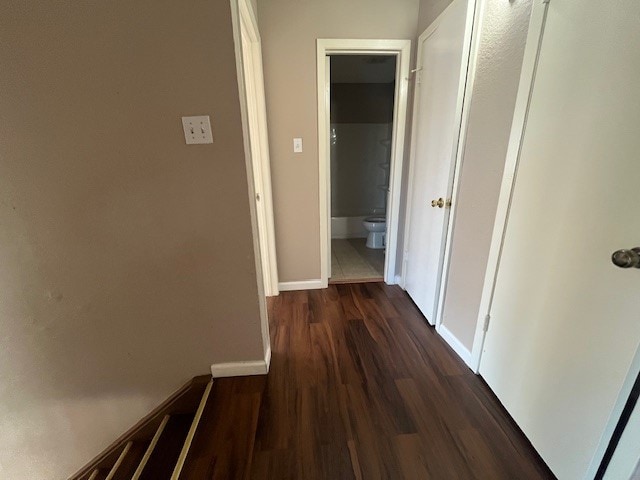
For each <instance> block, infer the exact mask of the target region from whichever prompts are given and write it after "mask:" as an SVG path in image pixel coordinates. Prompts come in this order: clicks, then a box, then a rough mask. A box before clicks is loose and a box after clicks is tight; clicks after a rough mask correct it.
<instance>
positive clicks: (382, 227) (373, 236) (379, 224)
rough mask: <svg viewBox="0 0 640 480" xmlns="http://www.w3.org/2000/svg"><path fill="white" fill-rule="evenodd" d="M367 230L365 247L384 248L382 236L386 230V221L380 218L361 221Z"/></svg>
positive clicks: (375, 217)
mask: <svg viewBox="0 0 640 480" xmlns="http://www.w3.org/2000/svg"><path fill="white" fill-rule="evenodd" d="M362 225H364V228H366V229H367V231H368V232H369V235H368V236H367V247H369V248H384V235H385V231H386V229H387V219H386V218H385V217H381V216H374V217H367V218H365V219H364V220H363V221H362Z"/></svg>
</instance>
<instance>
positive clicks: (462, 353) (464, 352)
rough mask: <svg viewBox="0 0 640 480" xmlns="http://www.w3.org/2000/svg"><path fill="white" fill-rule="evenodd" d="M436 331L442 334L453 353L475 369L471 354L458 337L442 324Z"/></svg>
mask: <svg viewBox="0 0 640 480" xmlns="http://www.w3.org/2000/svg"><path fill="white" fill-rule="evenodd" d="M436 331H437V332H438V333H439V334H440V336H441V337H442V338H444V341H445V342H447V343H448V344H449V346H450V347H451V348H453V351H454V352H456V353H457V354H458V356H459V357H460V358H461V359H462V360H463V361H464V363H466V364H467V365H468V366H469V368H471V369H473V367H472V366H471V363H472V358H471V352H470V351H469V350H468V349H467V347H465V346H464V345H463V344H462V342H461V341H460V340H458V339H457V337H456V336H455V335H454V334H453V333H451V330H449V329H448V328H447V327H445V326H444V325H443V324H442V323H441V324H440V325H439V326H438V327H437V328H436Z"/></svg>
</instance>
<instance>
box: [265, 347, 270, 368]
mask: <svg viewBox="0 0 640 480" xmlns="http://www.w3.org/2000/svg"><path fill="white" fill-rule="evenodd" d="M264 364H265V367H266V369H267V373H269V367H270V366H271V345H269V346H268V347H267V351H266V353H265V354H264Z"/></svg>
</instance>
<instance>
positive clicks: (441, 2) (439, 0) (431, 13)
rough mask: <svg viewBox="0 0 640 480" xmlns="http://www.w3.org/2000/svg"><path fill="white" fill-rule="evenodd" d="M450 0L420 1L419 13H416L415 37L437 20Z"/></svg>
mask: <svg viewBox="0 0 640 480" xmlns="http://www.w3.org/2000/svg"><path fill="white" fill-rule="evenodd" d="M450 3H451V0H420V11H419V12H418V32H417V35H416V36H417V37H419V36H420V34H422V32H424V31H425V30H426V29H427V27H428V26H429V25H431V24H432V23H433V21H434V20H435V19H436V18H438V15H440V14H441V13H442V12H443V11H444V9H445V8H447V7H448V6H449V4H450Z"/></svg>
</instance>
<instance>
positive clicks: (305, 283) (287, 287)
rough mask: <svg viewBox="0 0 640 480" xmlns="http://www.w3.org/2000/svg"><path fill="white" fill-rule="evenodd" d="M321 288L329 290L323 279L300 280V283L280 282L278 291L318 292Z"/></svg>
mask: <svg viewBox="0 0 640 480" xmlns="http://www.w3.org/2000/svg"><path fill="white" fill-rule="evenodd" d="M319 288H327V286H326V285H325V284H324V283H323V282H322V280H321V279H319V278H318V279H317V280H300V281H299V282H280V283H279V284H278V289H279V290H280V291H281V292H288V291H292V290H317V289H319Z"/></svg>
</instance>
